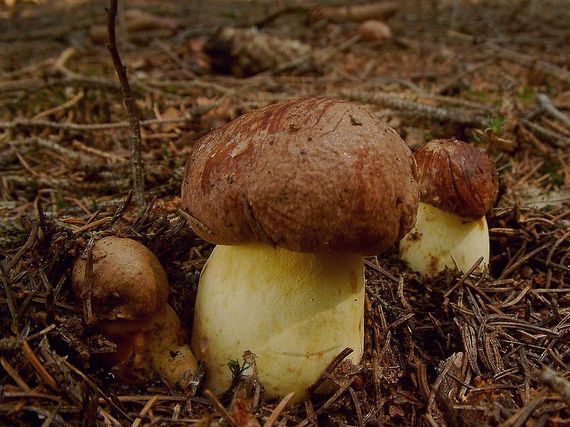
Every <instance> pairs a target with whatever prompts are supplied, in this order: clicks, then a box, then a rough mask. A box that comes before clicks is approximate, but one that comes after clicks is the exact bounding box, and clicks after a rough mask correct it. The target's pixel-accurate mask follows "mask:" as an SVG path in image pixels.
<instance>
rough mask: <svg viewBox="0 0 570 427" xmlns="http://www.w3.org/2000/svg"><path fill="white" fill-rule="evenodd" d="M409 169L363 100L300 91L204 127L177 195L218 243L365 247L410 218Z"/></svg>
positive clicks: (390, 238)
mask: <svg viewBox="0 0 570 427" xmlns="http://www.w3.org/2000/svg"><path fill="white" fill-rule="evenodd" d="M415 175H416V165H415V162H414V158H413V155H412V154H411V151H410V149H409V148H408V146H407V145H406V144H405V143H404V141H402V139H401V138H400V136H399V135H398V134H397V133H396V131H395V130H393V129H391V128H389V127H388V126H386V125H384V124H383V123H382V122H380V121H379V120H378V119H377V118H375V117H374V116H373V115H372V114H371V113H370V112H368V111H367V110H366V109H365V108H363V107H361V106H358V105H355V104H353V103H350V102H347V101H343V100H339V99H333V98H322V97H313V98H300V99H293V100H290V101H286V102H282V103H278V104H273V105H270V106H268V107H265V108H262V109H260V110H257V111H254V112H252V113H249V114H246V115H244V116H241V117H239V118H238V119H236V120H234V121H232V122H231V123H228V124H226V125H225V126H222V127H220V128H218V129H216V130H214V131H212V132H210V133H209V134H207V135H206V136H204V137H203V138H202V139H201V140H200V141H199V142H198V143H197V146H196V148H195V150H194V152H193V154H192V156H191V157H190V159H189V160H188V163H187V164H186V177H185V179H184V183H183V185H182V198H183V203H184V205H185V206H186V208H187V209H188V211H189V213H190V215H191V217H192V222H193V224H192V227H193V229H194V231H195V232H196V233H197V234H198V235H199V236H200V237H202V238H203V239H205V240H207V241H210V242H213V243H216V244H223V245H237V244H240V245H241V244H248V243H255V242H261V243H266V244H269V245H272V246H278V247H282V248H285V249H289V250H292V251H297V252H315V253H333V252H336V253H357V254H368V253H371V254H372V253H378V252H381V251H383V250H385V249H387V248H388V247H390V246H391V245H392V244H393V243H394V242H395V241H396V240H398V239H400V238H401V237H403V236H404V235H405V234H406V233H407V232H408V231H409V230H410V229H411V227H412V226H413V225H414V222H415V216H416V210H417V206H418V199H419V189H418V186H417V183H416V182H415Z"/></svg>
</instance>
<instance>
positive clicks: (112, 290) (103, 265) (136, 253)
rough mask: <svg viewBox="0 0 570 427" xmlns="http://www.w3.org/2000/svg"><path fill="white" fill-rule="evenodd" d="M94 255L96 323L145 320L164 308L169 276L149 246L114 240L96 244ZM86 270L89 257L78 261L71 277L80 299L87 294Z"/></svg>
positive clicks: (93, 306)
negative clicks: (118, 320)
mask: <svg viewBox="0 0 570 427" xmlns="http://www.w3.org/2000/svg"><path fill="white" fill-rule="evenodd" d="M92 254H93V276H92V278H91V280H90V281H91V285H90V286H91V302H92V308H93V314H94V315H95V316H96V317H97V319H99V320H115V319H126V320H138V319H144V318H147V317H149V316H152V315H154V314H155V313H157V312H158V311H160V310H161V309H162V308H163V307H164V305H165V304H166V300H167V297H168V281H167V277H166V272H165V271H164V269H163V268H162V265H161V264H160V261H158V259H157V258H156V257H155V256H154V254H153V253H152V252H151V251H150V250H149V249H148V248H147V247H146V246H144V245H142V244H141V243H139V242H137V241H135V240H132V239H125V238H120V237H112V236H111V237H105V238H103V239H101V240H98V241H97V242H95V244H94V245H93V248H92ZM86 267H87V257H85V256H82V257H79V258H77V260H76V261H75V263H74V265H73V270H72V273H71V283H72V286H73V291H74V293H75V295H76V297H77V298H79V299H81V298H82V295H83V296H84V292H87V291H88V289H86V288H87V286H89V284H88V283H86V280H85V279H86V277H85V271H86ZM88 280H89V279H88Z"/></svg>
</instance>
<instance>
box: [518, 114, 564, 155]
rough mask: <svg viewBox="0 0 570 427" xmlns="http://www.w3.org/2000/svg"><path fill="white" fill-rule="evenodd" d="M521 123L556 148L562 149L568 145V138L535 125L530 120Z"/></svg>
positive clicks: (523, 120)
mask: <svg viewBox="0 0 570 427" xmlns="http://www.w3.org/2000/svg"><path fill="white" fill-rule="evenodd" d="M521 123H522V124H523V125H525V126H526V127H528V128H529V129H530V130H532V131H533V132H534V133H536V134H537V135H538V136H540V137H541V138H543V139H545V140H547V141H548V142H550V143H551V144H552V145H554V146H556V147H559V148H564V147H568V146H569V145H570V138H568V137H566V136H564V135H560V134H559V133H557V132H554V131H553V130H550V129H547V128H545V127H544V126H540V125H537V124H536V123H533V122H531V121H530V120H526V119H522V120H521Z"/></svg>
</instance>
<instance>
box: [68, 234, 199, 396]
mask: <svg viewBox="0 0 570 427" xmlns="http://www.w3.org/2000/svg"><path fill="white" fill-rule="evenodd" d="M89 264H91V265H89ZM72 284H73V290H74V292H75V294H76V296H77V297H78V298H79V299H82V300H84V301H87V300H88V301H89V303H90V304H91V307H92V312H93V313H92V314H93V316H94V323H95V327H96V328H97V329H98V330H99V331H100V332H101V333H102V334H104V335H105V336H106V337H107V338H108V339H109V340H110V341H111V342H113V343H115V344H116V345H117V349H116V351H115V352H113V353H110V354H108V355H106V357H105V360H106V361H107V363H108V364H109V365H110V366H111V367H112V368H113V371H114V372H115V374H116V375H117V376H118V377H120V378H121V379H123V380H125V381H128V382H133V383H141V382H146V381H149V380H150V379H152V378H153V376H154V375H155V373H157V374H158V375H160V376H161V377H162V378H163V379H164V380H165V381H166V382H168V383H169V384H171V385H175V384H177V385H179V386H181V387H184V386H185V385H186V384H187V383H188V381H189V380H190V379H191V377H192V375H193V373H194V372H195V371H196V367H197V362H196V358H195V357H194V355H193V353H192V351H191V349H190V346H189V344H188V337H187V335H186V332H185V331H184V330H183V329H182V325H181V324H180V319H179V318H178V316H177V315H176V313H175V312H174V310H173V309H172V307H170V306H169V305H168V304H167V303H166V298H167V295H168V282H167V279H166V272H165V271H164V269H163V268H162V266H161V265H160V262H159V261H158V259H157V258H156V257H155V256H154V255H153V253H152V252H151V251H150V250H149V249H147V248H146V247H145V246H143V245H141V244H140V243H138V242H136V241H134V240H131V239H123V238H118V237H105V238H103V239H101V240H98V241H97V242H96V243H95V244H94V246H93V248H92V249H91V255H87V256H86V257H85V256H84V257H80V258H78V259H77V260H76V261H75V263H74V266H73V271H72Z"/></svg>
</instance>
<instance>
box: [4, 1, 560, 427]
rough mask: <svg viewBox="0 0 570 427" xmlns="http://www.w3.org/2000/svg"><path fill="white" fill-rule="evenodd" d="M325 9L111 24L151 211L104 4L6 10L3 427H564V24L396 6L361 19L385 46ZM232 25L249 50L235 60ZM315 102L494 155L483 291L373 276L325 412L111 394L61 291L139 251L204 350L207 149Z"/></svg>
mask: <svg viewBox="0 0 570 427" xmlns="http://www.w3.org/2000/svg"><path fill="white" fill-rule="evenodd" d="M5 3H6V4H8V3H10V2H8V1H6V2H5ZM329 3H332V2H329ZM324 4H325V2H321V7H318V6H317V3H316V2H314V3H311V2H293V1H288V2H286V1H279V2H269V1H268V2H262V1H232V2H229V1H225V0H214V1H194V2H184V1H180V0H179V1H170V2H162V1H158V0H133V1H130V2H128V3H127V2H124V4H121V5H120V8H119V18H118V28H117V40H118V48H119V51H120V53H121V56H122V59H123V62H124V64H125V65H126V67H127V70H128V76H129V79H130V83H131V86H132V88H133V92H134V95H135V97H136V100H137V104H138V106H139V108H140V110H141V114H142V119H143V121H142V122H141V125H142V158H143V161H144V171H145V184H146V186H145V194H144V195H145V197H146V200H147V205H146V208H145V209H144V210H142V211H141V210H140V209H137V206H136V204H135V200H134V198H131V194H130V193H129V192H130V190H131V166H130V162H129V158H130V146H129V138H130V132H131V131H130V128H129V123H128V117H127V113H126V111H125V109H124V107H123V103H122V98H121V92H120V86H119V83H118V80H117V77H116V74H115V71H114V68H113V64H112V62H111V57H110V55H109V52H108V50H107V49H106V47H105V42H106V40H107V39H106V37H107V35H106V27H105V21H106V12H105V7H104V6H105V4H104V2H101V1H97V0H92V1H83V0H67V1H64V0H61V1H57V2H47V1H45V2H44V1H38V2H37V3H32V2H22V1H18V2H16V4H15V5H14V6H13V7H11V8H9V7H8V6H0V53H1V55H0V94H1V96H0V149H1V155H0V251H1V255H2V260H0V268H1V273H2V285H3V286H2V291H0V331H1V334H0V337H1V338H0V363H1V365H2V368H1V369H0V372H1V374H0V424H1V423H2V422H4V423H6V424H7V425H49V424H53V425H63V426H65V425H134V426H137V425H147V424H156V425H189V424H204V425H207V424H208V423H215V422H220V423H222V424H227V425H246V423H245V422H244V421H243V420H244V419H245V420H248V421H247V422H248V423H249V424H247V425H251V426H255V425H259V424H256V423H258V422H259V423H260V424H261V425H268V426H271V425H288V426H303V425H304V426H307V425H355V426H362V425H432V426H436V425H466V426H478V425H501V426H523V425H530V426H543V425H550V426H561V425H570V410H569V405H570V385H569V383H568V381H567V380H568V378H570V370H569V363H570V345H569V343H570V287H569V286H568V285H569V282H568V277H569V272H570V251H569V242H570V50H569V48H568V46H570V26H568V23H569V22H570V3H569V2H568V1H562V0H560V1H542V2H538V1H533V0H527V1H513V2H510V1H485V0H478V1H475V0H472V1H451V0H449V1H445V0H439V1H438V0H433V1H427V0H407V1H400V2H395V3H390V2H382V3H379V4H381V5H383V6H381V7H379V8H378V7H376V8H375V7H372V8H369V9H364V11H363V12H362V14H363V16H364V18H373V17H379V18H380V19H381V20H383V21H385V22H386V24H387V25H388V26H389V27H390V29H391V31H392V37H391V38H389V39H386V40H366V35H364V34H363V33H361V32H360V30H359V28H360V23H359V22H355V21H354V20H355V19H357V18H358V17H355V16H349V15H347V14H346V13H345V14H344V15H342V13H339V11H338V10H336V11H333V12H331V9H329V8H327V7H328V6H323V5H324ZM353 4H356V2H353ZM376 6H377V5H376ZM375 14H376V15H375ZM360 19H363V18H362V17H360ZM252 26H253V27H255V28H257V31H256V32H252V31H249V29H250V28H251V27H252ZM222 27H226V28H229V27H231V28H234V29H235V31H233V32H232V33H231V34H229V35H227V34H226V36H225V37H226V39H225V40H222V34H224V33H222V32H218V28H222ZM309 95H325V96H335V97H341V98H345V99H350V100H353V101H356V102H360V103H363V104H365V105H367V106H368V108H369V109H370V110H371V111H372V112H374V114H376V115H377V116H378V117H379V118H381V119H382V120H384V121H386V122H387V123H389V124H390V126H392V127H394V128H395V129H396V130H397V131H398V132H399V133H400V135H401V136H402V137H403V138H404V140H405V141H406V142H407V143H408V145H409V146H410V147H412V148H413V149H416V148H418V147H420V146H421V145H422V144H424V143H425V142H427V141H429V140H430V139H432V138H438V137H445V138H451V137H456V138H460V139H462V140H465V141H468V142H470V143H472V144H475V145H476V146H478V147H480V148H481V149H483V150H485V151H486V152H487V153H488V154H489V155H490V156H491V157H492V158H493V159H494V160H495V162H496V165H497V169H498V170H499V172H500V194H499V200H498V202H497V205H496V207H495V208H494V209H493V211H492V212H491V213H490V214H489V215H488V222H489V227H490V236H491V251H492V257H491V260H490V270H489V272H488V273H484V274H479V273H472V274H469V275H462V274H461V273H458V272H455V271H446V272H444V273H442V274H441V275H440V276H438V277H436V278H434V279H429V280H428V279H421V278H420V277H419V276H418V275H417V274H414V273H412V272H410V271H408V270H407V269H406V267H405V265H404V264H403V263H402V262H401V261H399V260H398V258H397V253H396V251H395V250H392V251H389V252H388V253H386V254H382V256H379V257H370V258H368V259H367V261H366V280H367V289H366V296H367V298H366V315H365V319H366V328H365V355H364V359H363V361H362V363H361V364H360V365H359V366H356V367H355V366H351V365H350V364H348V363H339V364H338V366H336V367H335V368H336V370H335V372H334V374H332V377H333V379H334V382H335V384H336V386H335V388H334V390H333V393H332V394H329V395H325V396H320V395H312V396H311V398H310V399H309V400H307V401H306V402H302V403H299V404H296V405H293V406H289V407H287V408H285V409H283V408H282V407H281V406H278V403H279V401H264V400H262V401H261V402H252V401H251V399H249V398H247V397H246V405H243V404H238V403H239V402H237V399H241V397H239V396H237V395H233V394H232V393H227V394H226V395H224V396H219V397H218V398H212V397H209V396H208V395H207V394H204V392H203V389H202V388H201V387H200V384H199V383H197V384H196V383H194V384H193V387H190V388H189V389H187V390H176V389H173V388H170V387H168V386H167V385H166V384H164V383H163V382H162V381H160V379H157V380H156V381H155V382H152V383H149V384H145V385H138V386H129V385H126V384H122V383H120V382H118V381H116V379H114V377H113V376H112V375H110V374H109V373H108V370H106V369H104V368H102V367H101V365H100V364H98V363H97V360H98V359H97V355H99V354H101V353H102V352H105V351H106V349H107V351H108V346H109V342H108V341H106V340H105V339H104V338H103V337H101V336H100V335H99V334H97V333H96V331H94V330H93V328H91V327H88V326H87V324H86V322H85V316H84V311H83V309H82V305H81V304H80V303H78V302H77V301H76V300H75V299H74V297H73V295H72V293H71V291H70V279H69V273H70V267H71V263H72V261H73V259H74V257H76V256H78V255H80V254H81V253H82V251H83V249H84V248H85V247H86V245H87V244H88V242H89V241H91V240H92V239H93V238H97V237H101V236H105V235H119V236H128V237H132V238H134V239H137V240H139V241H140V242H142V243H143V244H145V245H146V246H148V247H149V248H150V249H151V250H152V251H153V252H154V253H155V254H156V255H157V256H158V257H159V259H160V261H161V262H162V264H163V266H164V267H165V269H166V270H167V273H168V279H169V282H170V286H171V291H170V296H169V302H170V303H171V305H172V306H173V307H174V309H175V310H176V311H177V313H178V314H179V315H180V317H181V319H182V321H183V323H184V326H185V327H186V328H187V330H191V329H190V328H191V322H192V313H193V310H192V307H193V305H194V298H195V293H196V286H197V282H198V277H199V273H200V271H201V268H202V267H203V265H204V263H205V260H206V259H207V257H208V255H209V253H210V251H211V249H212V245H211V244H208V243H206V242H204V241H202V240H201V239H199V238H198V237H197V236H195V235H194V234H193V233H192V231H191V230H190V228H189V227H188V225H187V224H186V222H185V218H184V215H183V214H182V213H181V212H180V210H179V209H180V207H181V204H180V198H179V195H180V186H181V180H182V176H183V172H184V164H185V161H186V160H187V158H188V156H189V154H190V153H191V151H192V146H193V143H194V142H195V141H196V140H197V139H198V138H199V137H200V136H201V135H203V134H205V133H206V132H208V131H209V130H210V129H212V128H215V127H218V126H219V125H221V124H224V123H226V122H228V121H230V120H232V119H234V118H236V117H237V116H239V115H241V114H243V113H246V112H248V111H252V110H254V109H256V108H259V107H262V106H265V105H268V104H271V103H274V102H278V101H281V100H284V99H289V98H293V97H298V96H309ZM545 367H549V368H551V370H547V369H546V368H545ZM218 399H219V400H218ZM244 408H245V409H244ZM240 411H241V413H240ZM244 412H245V413H244Z"/></svg>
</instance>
